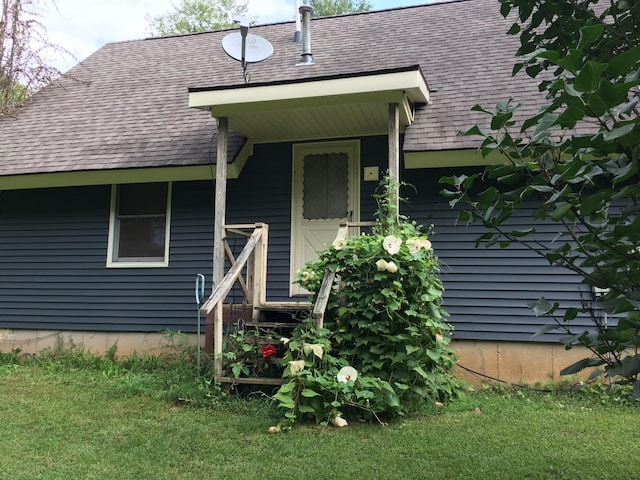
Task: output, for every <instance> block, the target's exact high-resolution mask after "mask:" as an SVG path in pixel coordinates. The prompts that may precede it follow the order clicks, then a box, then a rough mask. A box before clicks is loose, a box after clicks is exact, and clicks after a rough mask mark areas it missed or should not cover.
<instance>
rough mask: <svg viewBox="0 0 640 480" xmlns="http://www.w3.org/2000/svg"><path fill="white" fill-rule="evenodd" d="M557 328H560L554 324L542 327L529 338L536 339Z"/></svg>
mask: <svg viewBox="0 0 640 480" xmlns="http://www.w3.org/2000/svg"><path fill="white" fill-rule="evenodd" d="M558 328H560V326H559V325H556V324H555V323H552V324H549V325H543V326H542V328H540V329H539V330H538V331H537V332H536V333H534V334H533V335H531V338H535V337H538V336H540V335H544V334H545V333H549V332H552V331H553V330H556V329H558Z"/></svg>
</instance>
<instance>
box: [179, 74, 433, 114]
mask: <svg viewBox="0 0 640 480" xmlns="http://www.w3.org/2000/svg"><path fill="white" fill-rule="evenodd" d="M401 95H406V96H407V97H408V98H409V99H410V100H411V101H412V102H413V103H429V89H428V88H427V84H426V82H425V80H424V77H423V76H422V73H421V72H420V71H419V70H418V69H416V70H410V71H404V72H392V73H382V74H379V75H364V76H357V77H347V78H336V79H325V80H317V81H305V82H299V83H282V84H273V85H258V86H255V87H252V86H248V87H247V86H240V87H238V88H226V89H218V90H216V89H212V90H204V91H197V92H190V93H189V106H190V107H192V108H201V109H205V110H210V111H211V112H212V113H213V115H214V116H216V117H219V116H226V115H228V114H231V113H233V112H234V111H236V112H237V111H238V108H242V106H246V107H248V108H256V107H257V106H258V105H260V104H263V105H265V106H266V105H269V104H271V105H273V106H276V105H278V106H280V105H286V104H288V103H289V102H295V103H296V104H298V105H300V104H301V103H302V104H305V103H306V102H311V103H313V101H314V100H321V101H322V102H323V103H322V104H324V105H326V102H327V99H328V98H335V99H336V102H342V101H345V99H346V100H347V101H348V102H349V103H357V102H361V101H363V99H369V98H372V99H373V98H375V99H384V98H385V97H388V101H397V98H398V97H399V96H401ZM267 108H269V107H267Z"/></svg>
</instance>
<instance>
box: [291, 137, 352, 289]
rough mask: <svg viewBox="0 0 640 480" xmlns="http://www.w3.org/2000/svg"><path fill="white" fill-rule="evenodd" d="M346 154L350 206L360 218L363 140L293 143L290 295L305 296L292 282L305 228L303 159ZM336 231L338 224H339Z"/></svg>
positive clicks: (350, 210) (350, 209)
mask: <svg viewBox="0 0 640 480" xmlns="http://www.w3.org/2000/svg"><path fill="white" fill-rule="evenodd" d="M325 153H346V154H347V155H348V156H349V164H348V175H349V176H350V178H349V182H348V203H349V205H348V209H347V211H349V212H350V213H351V218H350V220H351V221H353V222H359V221H360V140H359V139H352V140H337V141H326V142H312V143H294V144H293V153H292V169H291V235H290V242H291V246H290V249H289V296H291V297H293V296H297V295H304V294H305V292H304V291H300V290H301V289H299V287H298V288H296V285H294V284H293V280H294V279H295V276H296V273H297V270H298V269H297V259H298V258H299V256H300V252H298V250H297V249H298V247H299V245H298V242H299V241H300V236H301V228H302V185H303V184H302V161H303V160H304V158H305V156H307V155H314V154H325ZM336 233H337V227H336Z"/></svg>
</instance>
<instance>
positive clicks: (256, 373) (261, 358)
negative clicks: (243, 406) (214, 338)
mask: <svg viewBox="0 0 640 480" xmlns="http://www.w3.org/2000/svg"><path fill="white" fill-rule="evenodd" d="M280 339H281V335H279V334H277V333H276V332H275V331H273V330H268V329H258V328H255V329H249V330H236V331H235V332H233V333H230V334H229V335H228V336H227V337H225V339H224V345H223V348H222V350H223V351H222V353H221V354H220V355H221V356H222V360H223V362H222V367H223V376H233V377H235V378H240V377H270V378H273V377H279V376H280V375H281V373H282V369H281V367H280V359H281V358H282V356H281V355H280V354H279V352H278V350H282V347H281V343H282V342H281V341H280Z"/></svg>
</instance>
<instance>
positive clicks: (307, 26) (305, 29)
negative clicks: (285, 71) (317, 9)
mask: <svg viewBox="0 0 640 480" xmlns="http://www.w3.org/2000/svg"><path fill="white" fill-rule="evenodd" d="M312 13H313V7H312V6H311V5H301V6H300V15H301V16H302V62H301V63H299V64H298V65H314V64H315V62H314V61H313V55H311V14H312Z"/></svg>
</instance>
